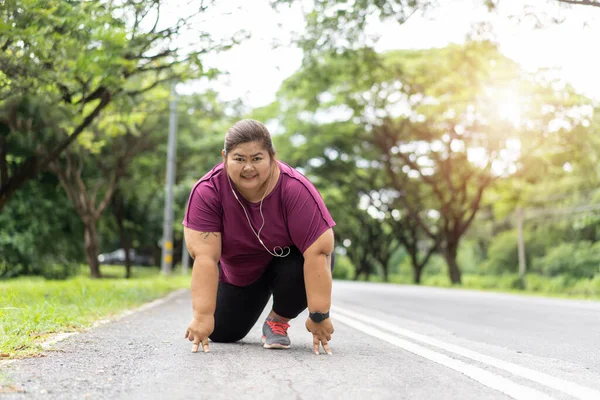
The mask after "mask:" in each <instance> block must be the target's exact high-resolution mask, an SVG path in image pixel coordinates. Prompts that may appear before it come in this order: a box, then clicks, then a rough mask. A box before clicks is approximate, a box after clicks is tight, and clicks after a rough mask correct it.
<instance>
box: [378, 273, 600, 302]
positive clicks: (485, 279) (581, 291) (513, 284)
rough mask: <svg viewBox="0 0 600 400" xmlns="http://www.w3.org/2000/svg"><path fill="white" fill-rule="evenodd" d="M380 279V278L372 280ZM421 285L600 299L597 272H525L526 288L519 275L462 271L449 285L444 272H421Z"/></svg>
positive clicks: (405, 280)
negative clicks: (457, 281) (582, 274)
mask: <svg viewBox="0 0 600 400" xmlns="http://www.w3.org/2000/svg"><path fill="white" fill-rule="evenodd" d="M371 280H373V281H380V278H378V277H377V278H374V279H371ZM421 281H422V282H421V285H422V286H436V287H447V288H457V289H471V290H485V291H493V292H503V293H516V294H522V295H533V296H543V297H557V298H568V299H582V300H600V275H596V276H595V277H594V278H573V277H570V276H564V275H559V276H554V277H547V276H541V275H537V274H527V275H526V277H525V282H526V287H525V289H523V288H522V285H521V281H520V279H519V275H518V274H504V275H477V274H463V275H462V284H461V285H452V283H451V282H450V278H449V277H448V275H447V274H444V273H440V274H435V275H433V274H432V275H424V276H423V277H422V279H421ZM389 283H396V284H413V282H412V277H411V276H409V275H392V276H390V278H389Z"/></svg>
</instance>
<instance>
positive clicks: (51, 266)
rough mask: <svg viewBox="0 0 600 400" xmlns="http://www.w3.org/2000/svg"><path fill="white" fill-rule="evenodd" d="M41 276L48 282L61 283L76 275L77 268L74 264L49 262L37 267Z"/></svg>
mask: <svg viewBox="0 0 600 400" xmlns="http://www.w3.org/2000/svg"><path fill="white" fill-rule="evenodd" d="M39 269H40V271H41V275H42V276H43V277H44V278H45V279H48V280H55V281H62V280H65V279H68V278H70V277H72V276H75V275H77V272H79V266H78V265H77V264H75V263H70V262H65V261H62V262H61V261H56V260H49V261H48V262H44V263H43V264H41V265H39Z"/></svg>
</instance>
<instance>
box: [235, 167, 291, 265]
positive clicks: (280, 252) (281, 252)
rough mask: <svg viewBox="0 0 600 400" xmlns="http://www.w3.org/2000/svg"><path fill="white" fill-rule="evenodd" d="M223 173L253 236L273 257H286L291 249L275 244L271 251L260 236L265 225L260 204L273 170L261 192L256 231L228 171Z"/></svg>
mask: <svg viewBox="0 0 600 400" xmlns="http://www.w3.org/2000/svg"><path fill="white" fill-rule="evenodd" d="M225 173H226V174H227V182H229V187H230V188H231V193H233V196H234V197H235V199H236V200H237V202H238V203H240V206H241V207H242V210H244V214H245V215H246V219H247V220H248V225H250V229H252V232H253V233H254V236H256V238H257V239H258V241H259V242H260V244H261V245H262V247H264V248H265V250H266V251H267V252H268V253H269V254H270V255H272V256H273V257H287V256H288V255H289V254H290V252H291V250H290V248H289V247H288V246H285V247H281V246H275V247H274V248H273V251H272V252H271V251H270V250H269V249H268V248H267V246H265V243H264V242H263V240H262V239H261V238H260V232H261V231H262V230H263V227H264V226H265V216H264V215H263V212H262V204H263V200H264V199H265V196H266V195H267V192H268V191H269V186H270V185H271V177H272V176H273V172H271V175H269V182H268V183H267V188H266V189H265V193H264V194H263V197H262V199H260V206H259V211H260V217H261V218H262V225H261V226H260V229H259V230H258V232H256V231H255V230H254V227H253V226H252V222H250V217H249V216H248V213H247V212H246V207H244V205H243V204H242V202H241V201H240V199H239V198H238V195H237V193H236V192H235V190H233V185H232V184H231V178H230V177H229V173H228V172H227V170H226V171H225ZM286 251H287V253H286Z"/></svg>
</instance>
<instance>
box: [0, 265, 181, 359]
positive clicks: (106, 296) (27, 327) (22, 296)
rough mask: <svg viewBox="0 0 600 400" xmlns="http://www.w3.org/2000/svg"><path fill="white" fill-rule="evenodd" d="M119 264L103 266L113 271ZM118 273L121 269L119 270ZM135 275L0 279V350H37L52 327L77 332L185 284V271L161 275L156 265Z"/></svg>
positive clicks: (27, 353)
mask: <svg viewBox="0 0 600 400" xmlns="http://www.w3.org/2000/svg"><path fill="white" fill-rule="evenodd" d="M117 271H121V269H115V268H112V269H110V268H109V269H107V272H108V275H114V274H116V273H117ZM119 275H120V276H122V273H121V274H119ZM134 275H135V276H137V277H136V278H134V279H129V280H124V279H120V276H119V277H115V278H112V279H102V280H91V279H90V278H89V276H86V275H80V276H77V277H74V278H71V279H68V280H64V281H45V280H43V279H40V278H17V279H12V280H9V281H0V303H1V304H2V308H0V354H8V355H9V357H11V358H19V357H23V356H30V355H34V354H36V353H40V352H41V350H42V349H41V347H40V344H41V342H42V341H44V340H45V339H47V338H48V336H49V335H51V334H52V333H55V332H76V331H79V330H81V329H84V328H87V327H89V326H91V325H92V324H93V323H94V322H95V321H96V320H99V319H102V318H106V317H110V316H114V315H115V314H117V313H119V312H120V311H124V310H127V309H130V308H132V307H135V306H137V305H141V304H142V303H145V302H148V301H150V300H153V299H155V298H157V297H160V296H163V295H165V294H166V293H168V292H170V291H172V290H174V289H178V288H184V287H187V286H188V285H189V277H187V276H172V277H164V276H162V275H160V272H159V271H158V270H156V269H151V270H150V269H144V270H140V271H136V273H135V274H134Z"/></svg>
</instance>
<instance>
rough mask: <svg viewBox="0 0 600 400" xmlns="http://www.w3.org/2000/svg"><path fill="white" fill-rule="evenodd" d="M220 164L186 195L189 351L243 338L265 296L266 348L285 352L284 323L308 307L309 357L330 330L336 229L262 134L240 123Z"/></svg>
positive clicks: (303, 182)
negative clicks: (270, 302) (191, 265)
mask: <svg viewBox="0 0 600 400" xmlns="http://www.w3.org/2000/svg"><path fill="white" fill-rule="evenodd" d="M222 155H223V163H220V164H218V165H217V166H215V167H214V168H213V169H212V170H211V171H210V172H209V173H207V174H206V175H205V176H204V177H203V178H202V179H200V180H199V181H198V182H197V183H196V185H195V186H194V188H193V189H192V192H191V194H190V198H189V201H188V205H187V210H186V215H185V218H184V220H183V224H184V226H185V228H184V233H185V241H186V244H187V247H188V250H189V253H190V255H191V256H192V258H193V259H194V268H193V271H192V282H191V289H192V308H193V314H194V316H193V318H192V321H191V322H190V324H189V326H188V328H187V330H186V333H185V337H186V338H187V339H189V340H190V341H191V342H193V343H194V344H193V345H192V352H197V351H198V347H199V345H200V343H202V348H203V350H204V352H208V350H209V345H208V339H209V338H210V339H211V340H212V341H213V342H235V341H238V340H240V339H242V338H244V337H245V336H246V334H247V333H248V332H249V331H250V329H251V328H252V327H253V326H254V324H255V323H256V321H257V320H258V318H259V317H260V314H261V313H262V311H263V310H264V308H265V306H266V304H267V302H268V300H269V298H270V296H271V294H273V309H272V310H271V312H270V313H269V315H268V317H267V318H266V320H265V322H264V324H263V328H262V332H263V337H262V340H263V343H264V347H265V348H271V349H272V348H284V349H287V348H289V347H290V339H289V337H288V335H287V329H288V327H289V324H288V322H289V321H290V320H291V319H293V318H295V317H296V316H298V314H300V313H301V312H302V311H304V310H305V309H306V307H307V306H308V310H309V318H308V319H307V320H306V324H305V326H306V329H307V330H308V331H309V332H311V333H312V335H313V350H314V352H315V353H316V354H319V349H320V345H321V346H322V347H323V350H324V351H325V352H326V353H328V354H331V350H330V348H329V345H328V342H329V341H330V340H331V334H332V333H333V325H332V323H331V319H329V308H330V306H331V256H332V253H333V230H332V227H333V226H334V225H335V222H334V221H333V219H332V218H331V215H330V214H329V211H328V210H327V208H326V207H325V204H324V203H323V199H322V198H321V196H320V195H319V193H318V192H317V190H316V189H315V187H314V186H313V185H312V184H311V183H310V182H309V181H308V179H306V177H304V176H303V175H302V174H300V173H299V172H297V171H296V170H294V169H293V168H291V167H290V166H289V165H287V164H285V163H282V162H281V161H278V160H276V159H275V148H274V147H273V143H272V141H271V135H270V134H269V131H268V130H267V128H266V127H265V126H264V125H263V124H262V123H260V122H258V121H254V120H242V121H239V122H237V123H236V124H235V125H233V126H232V127H231V128H230V129H229V131H228V132H227V134H226V135H225V149H224V150H223V151H222Z"/></svg>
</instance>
